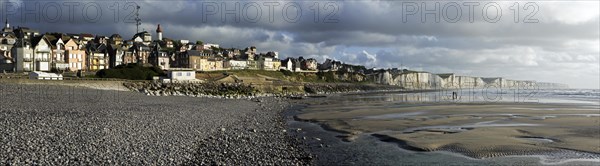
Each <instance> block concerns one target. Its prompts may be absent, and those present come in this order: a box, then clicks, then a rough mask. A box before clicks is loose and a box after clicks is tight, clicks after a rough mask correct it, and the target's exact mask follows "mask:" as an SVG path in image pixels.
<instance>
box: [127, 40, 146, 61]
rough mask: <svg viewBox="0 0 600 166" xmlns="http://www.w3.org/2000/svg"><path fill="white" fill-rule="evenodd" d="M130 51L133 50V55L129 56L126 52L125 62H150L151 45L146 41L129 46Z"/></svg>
mask: <svg viewBox="0 0 600 166" xmlns="http://www.w3.org/2000/svg"><path fill="white" fill-rule="evenodd" d="M129 52H131V57H128V56H127V54H126V60H124V62H126V63H129V62H130V61H135V62H133V63H140V64H148V63H149V61H148V57H149V56H150V52H151V50H150V47H149V46H148V45H146V44H144V43H138V42H134V43H133V45H132V46H131V47H130V48H129Z"/></svg>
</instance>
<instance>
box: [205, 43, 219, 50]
mask: <svg viewBox="0 0 600 166" xmlns="http://www.w3.org/2000/svg"><path fill="white" fill-rule="evenodd" d="M213 47H214V48H219V45H218V44H212V43H204V44H203V45H202V49H204V50H212V48H213Z"/></svg>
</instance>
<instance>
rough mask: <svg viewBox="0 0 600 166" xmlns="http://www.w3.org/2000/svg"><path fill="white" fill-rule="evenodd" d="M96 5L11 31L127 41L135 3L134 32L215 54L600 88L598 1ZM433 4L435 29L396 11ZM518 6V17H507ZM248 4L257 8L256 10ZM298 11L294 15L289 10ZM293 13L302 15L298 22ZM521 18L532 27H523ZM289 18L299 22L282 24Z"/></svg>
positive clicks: (16, 21)
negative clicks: (202, 46)
mask: <svg viewBox="0 0 600 166" xmlns="http://www.w3.org/2000/svg"><path fill="white" fill-rule="evenodd" d="M11 2H16V3H22V1H12V0H11ZM36 2H37V1H27V2H26V3H36ZM48 2H56V3H59V4H61V2H62V1H60V0H53V1H42V2H39V3H40V4H42V5H41V6H42V7H43V6H44V5H43V3H48ZM89 3H92V2H81V4H80V6H78V8H77V10H76V11H83V10H82V8H83V7H85V6H86V5H88V4H89ZM94 3H97V4H99V5H100V6H101V8H102V10H103V14H102V16H101V17H100V19H98V20H97V21H96V22H88V21H86V20H85V19H84V18H83V15H82V13H79V14H76V15H75V19H74V21H70V20H69V17H67V13H66V12H67V10H66V8H63V9H65V10H63V17H62V19H61V20H59V21H58V22H50V21H49V20H48V19H46V18H44V17H41V21H32V20H33V19H31V18H28V19H27V20H23V19H22V15H20V14H18V13H17V14H12V15H10V14H9V16H10V20H11V22H12V23H11V25H13V26H14V25H20V26H28V27H31V28H35V29H40V30H41V31H43V32H45V31H62V32H69V33H95V34H100V35H111V34H113V33H119V34H121V35H123V36H125V37H126V38H127V36H132V35H133V33H135V25H134V24H133V23H132V22H125V21H124V20H131V18H132V17H129V16H131V15H130V14H131V12H132V11H133V10H132V9H133V8H127V7H128V5H130V3H135V4H137V5H140V6H141V7H142V9H141V11H140V17H141V18H142V22H143V24H142V25H141V28H143V29H145V30H148V31H151V32H153V31H154V29H155V28H156V24H161V26H162V27H163V30H164V36H165V37H169V38H173V39H189V40H192V41H194V40H202V41H205V42H210V43H218V44H220V45H221V46H223V47H240V48H243V47H248V46H257V47H258V49H259V52H266V51H279V52H280V55H281V56H283V57H285V56H291V57H299V56H303V57H307V58H315V59H317V60H319V61H322V60H324V59H326V58H335V59H338V60H343V61H346V62H347V63H355V64H360V65H366V66H369V67H380V68H382V67H409V68H411V69H423V70H428V71H432V72H454V73H462V74H470V75H478V76H505V77H509V78H518V79H536V80H549V81H555V82H562V83H570V84H573V85H576V86H577V87H587V88H600V87H598V85H600V81H598V80H599V78H598V77H599V74H598V72H599V71H598V68H599V67H598V64H599V63H600V58H599V56H600V42H599V41H600V40H599V36H600V30H599V29H600V19H599V18H600V16H599V15H600V14H599V10H598V6H599V3H600V2H597V1H583V2H581V1H578V2H545V1H537V2H518V1H511V2H505V1H501V2H493V1H482V2H475V3H478V6H475V10H474V15H473V17H472V20H473V21H471V20H470V18H471V16H470V15H469V13H468V8H467V7H465V6H464V5H463V2H462V1H461V2H452V1H440V2H435V1H426V2H417V1H415V2H410V1H331V2H321V1H318V2H316V1H225V2H221V1H189V0H175V1H155V0H143V1H129V3H128V2H125V1H123V2H118V4H119V8H121V10H119V14H118V16H119V17H117V18H118V19H119V21H118V22H116V23H115V17H114V13H113V12H114V11H113V10H111V9H114V7H112V8H111V6H110V5H113V4H114V3H113V1H110V2H94ZM435 3H439V5H440V9H439V11H438V12H437V13H436V15H435V16H440V19H439V20H440V21H439V22H435V18H434V15H425V20H426V21H423V15H421V13H416V14H414V15H410V14H407V12H406V11H404V10H403V9H404V8H403V7H405V6H406V5H415V4H416V5H417V6H418V7H419V10H420V11H422V9H423V5H425V6H427V7H428V9H430V8H431V7H434V6H435ZM452 3H457V4H459V6H461V14H462V15H461V19H460V20H459V21H457V22H455V23H454V22H449V21H448V17H447V16H446V15H452V14H457V13H456V12H455V11H450V12H449V13H443V12H442V10H443V7H444V6H447V5H448V4H452ZM315 4H316V5H315ZM487 4H491V5H496V4H497V5H499V7H500V8H501V9H502V15H501V17H499V18H500V20H498V21H497V22H490V21H489V20H488V21H486V19H485V18H484V17H485V16H486V15H484V13H483V11H484V10H483V7H484V6H486V5H487ZM516 4H518V9H519V10H518V13H519V14H515V12H516V11H517V10H511V9H515V8H514V6H515V5H516ZM236 5H238V6H236ZM268 5H274V10H272V11H271V10H269V8H268V7H269V6H268ZM23 6H24V5H21V7H23ZM511 6H512V7H513V8H511ZM212 7H215V8H212ZM256 7H258V8H259V10H254V9H256ZM286 7H287V8H286ZM526 7H527V8H526ZM298 8H299V9H301V10H295V9H298ZM232 9H233V11H231V10H232ZM284 9H289V10H284ZM534 9H537V10H536V11H534ZM225 10H230V11H225ZM317 10H318V13H319V14H316V13H317V12H316V11H317ZM91 11H93V10H90V12H91ZM255 11H260V19H257V20H252V18H253V17H252V16H258V15H257V14H258V13H256V12H255ZM298 11H299V12H300V14H301V15H296V14H297V13H296V12H298ZM488 11H490V10H488ZM528 15H529V16H532V17H531V18H532V19H533V20H537V23H525V17H526V16H528ZM2 16H4V15H2ZM295 16H298V19H295V20H290V18H295ZM29 17H30V16H29ZM235 17H237V18H239V21H236V19H235ZM515 18H517V22H515Z"/></svg>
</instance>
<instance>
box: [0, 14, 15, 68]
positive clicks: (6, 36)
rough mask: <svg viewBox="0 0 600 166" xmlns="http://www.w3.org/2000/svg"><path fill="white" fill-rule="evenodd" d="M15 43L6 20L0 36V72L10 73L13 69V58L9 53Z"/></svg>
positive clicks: (13, 35)
mask: <svg viewBox="0 0 600 166" xmlns="http://www.w3.org/2000/svg"><path fill="white" fill-rule="evenodd" d="M16 42H17V36H16V35H15V33H14V32H13V30H12V29H11V28H10V25H9V24H8V19H7V21H6V23H5V26H4V28H3V29H2V32H1V35H0V70H2V71H6V70H10V71H12V70H13V69H14V64H13V61H14V60H13V56H12V53H11V52H12V48H13V46H14V45H15V43H16Z"/></svg>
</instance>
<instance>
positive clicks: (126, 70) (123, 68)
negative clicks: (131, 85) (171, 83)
mask: <svg viewBox="0 0 600 166" xmlns="http://www.w3.org/2000/svg"><path fill="white" fill-rule="evenodd" d="M164 75H165V73H164V72H163V71H162V70H160V68H158V67H143V66H141V65H137V64H127V65H119V66H116V67H114V68H112V69H102V70H100V71H98V72H96V76H97V77H100V78H121V79H128V80H151V79H152V77H154V76H164Z"/></svg>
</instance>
